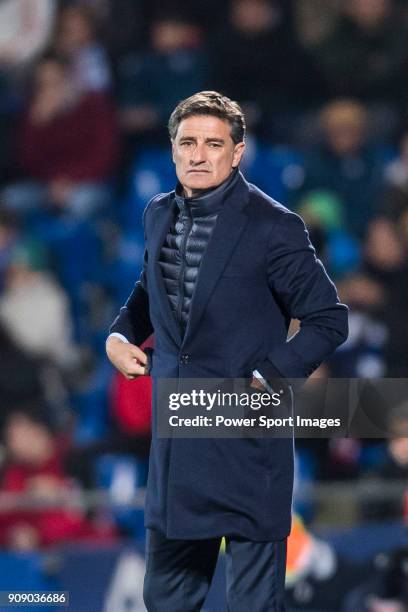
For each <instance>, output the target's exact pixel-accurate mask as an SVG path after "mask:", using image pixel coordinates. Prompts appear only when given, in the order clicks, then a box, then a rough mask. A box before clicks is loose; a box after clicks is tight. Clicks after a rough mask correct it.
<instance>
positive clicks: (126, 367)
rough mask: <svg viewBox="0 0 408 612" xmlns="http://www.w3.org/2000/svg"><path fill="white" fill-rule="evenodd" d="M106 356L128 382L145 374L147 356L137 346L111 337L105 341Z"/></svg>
mask: <svg viewBox="0 0 408 612" xmlns="http://www.w3.org/2000/svg"><path fill="white" fill-rule="evenodd" d="M106 354H107V355H108V357H109V360H110V361H111V363H112V364H113V365H114V366H115V368H116V369H117V370H119V372H121V373H122V374H123V376H124V377H125V378H127V379H128V380H133V379H134V378H137V377H138V376H144V375H145V374H146V370H145V365H146V364H147V356H146V353H144V352H143V351H142V350H141V349H140V348H139V347H138V346H135V345H134V344H131V343H130V342H123V341H122V340H121V339H120V338H117V337H115V336H113V337H109V338H108V339H107V341H106Z"/></svg>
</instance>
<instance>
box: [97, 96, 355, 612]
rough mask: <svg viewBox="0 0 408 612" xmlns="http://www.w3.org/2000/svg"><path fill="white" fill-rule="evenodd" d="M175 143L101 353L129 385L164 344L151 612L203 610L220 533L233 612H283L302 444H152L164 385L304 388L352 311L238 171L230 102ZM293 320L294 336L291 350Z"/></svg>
mask: <svg viewBox="0 0 408 612" xmlns="http://www.w3.org/2000/svg"><path fill="white" fill-rule="evenodd" d="M169 132H170V137H171V141H172V150H173V161H174V163H175V165H176V173H177V176H178V179H179V184H178V185H177V187H176V190H175V191H173V192H171V193H169V194H162V195H159V196H157V197H155V198H153V200H152V201H151V202H150V203H149V205H148V207H147V208H146V211H145V213H144V228H145V237H146V257H145V265H144V268H143V271H142V274H141V277H140V280H139V281H138V283H136V286H135V288H134V290H133V292H132V294H131V295H130V297H129V299H128V301H127V302H126V305H125V306H124V307H123V308H122V309H121V312H120V314H119V316H118V317H117V319H116V320H115V322H114V323H113V325H112V327H111V336H109V338H108V340H107V353H108V356H109V358H110V360H111V361H112V363H113V364H114V365H115V366H116V367H117V368H118V369H119V370H120V371H121V372H122V373H123V374H124V375H125V376H126V377H127V378H134V377H136V376H139V375H143V374H145V373H146V364H147V356H146V354H145V353H144V352H143V351H141V350H140V348H139V345H140V344H141V343H142V342H143V341H144V340H145V339H146V338H147V337H148V336H149V335H150V334H151V333H152V332H153V331H154V334H155V351H154V357H153V364H152V370H151V373H152V376H153V397H154V399H153V403H154V406H153V441H152V450H151V456H150V470H149V482H148V490H147V499H146V520H145V522H146V527H147V529H148V532H147V552H146V566H147V569H146V578H145V588H144V596H145V603H146V606H147V609H148V610H149V612H151V611H156V610H157V611H160V612H161V611H163V610H166V612H170V611H171V612H181V610H183V611H186V612H187V611H193V610H199V609H200V608H201V606H202V604H203V601H204V599H205V596H206V593H207V591H208V588H209V584H210V582H211V578H212V575H213V572H214V568H215V564H216V560H217V556H218V551H219V546H220V540H221V537H222V536H225V538H226V552H227V556H226V559H227V588H228V606H229V608H228V609H229V610H231V611H233V612H240V611H245V612H247V611H248V610H251V609H252V610H254V611H256V612H263V611H266V610H268V611H272V610H279V611H280V610H283V609H284V607H283V606H284V605H283V591H284V574H285V556H286V537H287V535H288V533H289V530H290V509H291V497H292V480H293V440H292V439H273V440H272V439H254V438H243V439H210V438H209V439H176V438H159V437H158V436H157V413H158V411H160V410H164V408H165V407H164V406H160V405H157V379H159V378H206V377H208V378H228V377H229V378H234V377H237V378H238V377H241V378H244V377H250V376H252V372H259V373H260V375H261V376H262V377H263V379H265V380H266V381H268V380H269V381H270V380H272V379H276V378H279V379H280V380H283V379H284V378H287V377H300V378H304V377H305V376H308V375H309V374H310V373H311V372H312V371H313V370H314V369H315V368H317V367H318V365H319V364H320V363H321V361H322V360H323V359H325V358H326V357H327V356H328V355H329V354H330V353H332V351H333V350H334V349H335V348H336V346H338V345H339V344H340V343H341V342H343V341H344V340H345V338H346V336H347V309H346V307H345V306H343V305H341V304H339V303H338V299H337V295H336V291H335V288H334V286H333V284H332V283H331V282H330V280H329V279H328V277H327V275H326V273H325V271H324V269H323V267H322V265H321V263H320V262H319V261H317V260H316V258H315V256H314V250H313V247H312V246H311V245H310V243H309V240H308V236H307V232H306V231H305V227H304V225H303V222H302V221H301V219H300V218H299V217H298V216H297V215H295V214H293V213H291V212H289V211H288V210H287V209H286V208H284V207H283V206H281V205H280V204H278V203H277V202H275V201H274V200H272V199H271V198H269V197H268V196H267V195H266V194H264V193H262V192H261V191H260V190H259V189H257V188H256V187H255V186H253V185H250V184H248V183H247V182H246V181H245V179H244V177H243V176H242V174H241V173H240V172H239V170H238V166H239V163H240V161H241V158H242V155H243V152H244V148H245V144H244V135H245V122H244V117H243V114H242V111H241V109H240V107H239V106H238V104H237V103H235V102H232V101H231V100H230V99H229V98H227V97H225V96H222V95H220V94H219V93H217V92H211V91H206V92H200V93H197V94H195V95H193V96H191V97H190V98H187V99H186V100H184V101H183V102H181V103H180V104H179V105H178V106H177V107H176V109H175V110H174V111H173V113H172V115H171V117H170V121H169ZM291 318H297V319H300V321H301V327H300V331H299V333H298V334H297V335H296V336H295V337H293V338H292V339H291V340H290V341H289V342H286V337H287V330H288V325H289V322H290V319H291Z"/></svg>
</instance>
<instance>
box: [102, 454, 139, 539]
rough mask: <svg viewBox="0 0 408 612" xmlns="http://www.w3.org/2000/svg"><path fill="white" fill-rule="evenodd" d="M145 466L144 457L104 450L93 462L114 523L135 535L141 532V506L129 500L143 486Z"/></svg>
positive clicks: (137, 535)
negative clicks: (107, 495) (108, 497)
mask: <svg viewBox="0 0 408 612" xmlns="http://www.w3.org/2000/svg"><path fill="white" fill-rule="evenodd" d="M147 470H148V462H147V459H146V460H143V459H137V458H136V457H134V456H133V455H128V454H120V455H116V454H105V455H102V456H101V457H99V458H98V459H97V460H96V462H95V482H96V485H97V486H98V487H100V488H102V489H105V490H106V491H108V492H109V494H110V496H111V501H112V504H113V516H114V519H115V521H116V523H117V525H118V526H119V528H120V529H123V530H125V531H127V532H128V533H129V534H131V535H132V536H133V537H135V538H141V537H143V535H144V510H143V508H142V507H141V508H135V507H133V505H132V500H133V498H134V496H135V495H137V493H138V492H140V490H141V489H142V488H143V487H145V486H146V482H147Z"/></svg>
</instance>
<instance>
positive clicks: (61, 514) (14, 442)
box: [0, 410, 114, 550]
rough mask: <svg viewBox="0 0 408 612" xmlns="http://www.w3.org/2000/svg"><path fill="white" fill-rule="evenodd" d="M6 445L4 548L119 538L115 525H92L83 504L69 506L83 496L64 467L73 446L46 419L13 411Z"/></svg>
mask: <svg viewBox="0 0 408 612" xmlns="http://www.w3.org/2000/svg"><path fill="white" fill-rule="evenodd" d="M4 441H5V448H6V453H7V463H6V467H5V469H4V472H3V477H2V482H1V489H0V490H1V493H2V494H3V495H1V497H2V498H3V499H2V503H1V512H0V544H1V545H2V546H6V547H8V548H11V549H14V550H32V549H36V548H40V547H46V546H50V545H53V544H57V543H61V542H63V541H67V540H72V539H74V540H77V539H88V538H98V539H99V538H103V539H106V538H108V539H109V538H110V537H112V536H113V533H114V532H113V528H112V526H111V525H110V524H106V523H105V524H98V525H97V524H96V523H94V522H91V521H90V520H89V519H88V518H87V517H86V515H85V512H84V510H83V509H82V508H80V507H78V504H76V505H75V507H74V506H72V507H69V502H70V500H72V499H76V498H77V497H76V494H75V493H76V490H75V488H74V486H73V483H72V482H71V479H70V478H69V477H68V475H67V474H66V472H65V467H64V461H65V456H66V454H67V452H68V448H69V443H68V440H67V439H63V438H59V437H57V436H55V435H54V434H53V433H52V431H51V429H50V427H49V426H48V425H47V424H46V422H45V421H44V420H43V417H42V416H40V415H39V414H36V413H30V411H27V410H24V411H21V412H20V411H14V412H12V413H10V415H9V417H8V420H7V423H6V426H5V429H4ZM4 493H7V494H9V495H6V496H5V495H4ZM12 494H15V496H13V495H12ZM22 502H24V503H22ZM67 505H68V507H67Z"/></svg>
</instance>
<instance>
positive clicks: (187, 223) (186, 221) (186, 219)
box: [177, 206, 193, 328]
mask: <svg viewBox="0 0 408 612" xmlns="http://www.w3.org/2000/svg"><path fill="white" fill-rule="evenodd" d="M184 213H185V214H183V216H182V220H183V226H184V235H183V240H182V242H181V248H180V255H181V266H180V274H179V303H178V308H177V320H178V322H179V324H180V326H181V328H183V318H182V312H183V304H184V277H185V273H186V264H187V262H186V250H187V249H186V247H187V240H188V237H189V234H190V232H191V227H192V225H193V220H192V218H191V214H190V211H189V209H188V207H187V206H185V207H184Z"/></svg>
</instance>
